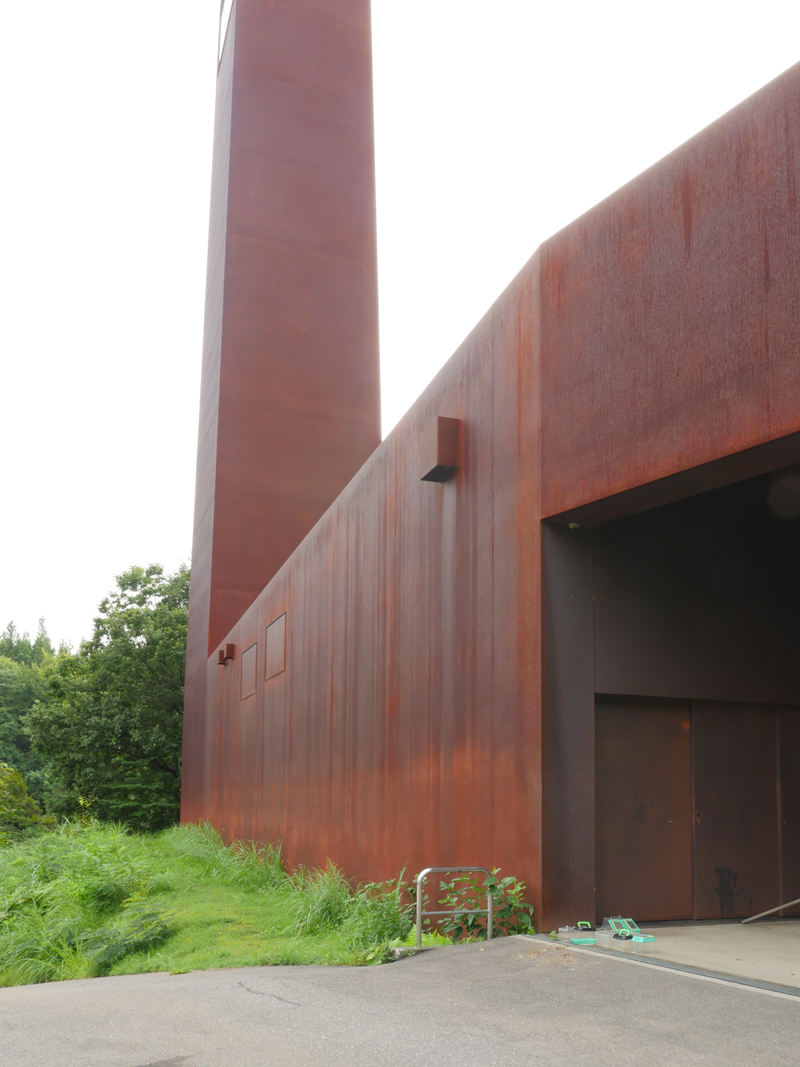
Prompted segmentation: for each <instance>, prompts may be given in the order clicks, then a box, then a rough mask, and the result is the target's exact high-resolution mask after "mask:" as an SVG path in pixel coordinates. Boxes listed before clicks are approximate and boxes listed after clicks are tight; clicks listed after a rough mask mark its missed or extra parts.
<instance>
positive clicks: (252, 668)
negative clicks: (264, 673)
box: [242, 645, 258, 700]
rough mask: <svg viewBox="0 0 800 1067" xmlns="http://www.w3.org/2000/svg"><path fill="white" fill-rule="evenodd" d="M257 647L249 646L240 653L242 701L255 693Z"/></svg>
mask: <svg viewBox="0 0 800 1067" xmlns="http://www.w3.org/2000/svg"><path fill="white" fill-rule="evenodd" d="M257 661H258V645H251V646H250V647H249V648H246V649H245V650H244V652H243V653H242V700H244V698H245V697H251V696H252V695H253V693H255V691H256V662H257Z"/></svg>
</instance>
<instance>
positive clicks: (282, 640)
mask: <svg viewBox="0 0 800 1067" xmlns="http://www.w3.org/2000/svg"><path fill="white" fill-rule="evenodd" d="M285 669H286V612H284V613H283V615H279V616H278V618H277V619H276V620H275V622H271V623H270V624H269V626H268V627H267V673H266V677H267V678H274V677H275V675H276V674H280V673H281V671H283V670H285Z"/></svg>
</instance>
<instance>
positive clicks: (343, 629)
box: [183, 0, 800, 928]
mask: <svg viewBox="0 0 800 1067" xmlns="http://www.w3.org/2000/svg"><path fill="white" fill-rule="evenodd" d="M232 6H233V13H232V16H231V18H230V22H229V24H228V25H227V27H226V29H227V36H223V40H222V44H223V47H222V48H221V61H220V69H219V87H218V97H217V127H216V142H215V161H214V177H213V199H212V215H211V231H210V251H209V280H208V296H207V307H206V340H205V352H204V364H203V389H202V407H201V432H200V447H199V455H198V483H197V485H198V488H197V506H196V518H195V532H194V539H195V540H194V556H193V572H192V592H191V609H190V631H189V651H188V661H187V696H186V726H185V748H184V789H183V818H184V819H186V820H194V819H200V818H206V819H210V820H211V822H213V824H214V825H215V826H216V827H218V828H219V829H220V830H221V831H222V832H223V833H224V834H225V835H226V836H227V837H229V838H234V837H242V838H253V839H257V840H261V841H278V840H280V841H282V842H283V848H284V854H285V856H286V858H287V860H288V862H289V863H290V864H298V863H305V864H311V865H315V864H323V863H325V861H326V860H327V859H329V858H330V859H332V860H334V861H335V862H336V863H338V864H339V865H340V866H341V867H342V868H343V869H344V870H345V871H346V872H347V874H348V875H351V876H353V877H354V878H371V879H380V878H384V877H389V876H392V875H395V874H397V873H399V871H400V869H401V868H402V867H403V866H405V867H406V869H407V870H417V869H420V868H421V867H423V866H428V865H436V866H443V865H445V864H451V863H452V864H482V865H485V866H500V867H502V868H503V870H504V871H506V872H509V873H512V872H513V873H515V874H517V875H519V876H521V877H523V878H524V879H525V880H526V881H527V883H528V885H529V887H530V894H531V898H532V899H533V901H534V903H535V904H536V906H537V915H538V919H537V922H538V924H539V925H540V926H543V927H545V928H550V927H551V926H553V925H555V924H556V923H560V922H562V921H565V920H575V919H579V918H592V917H594V916H599V917H602V916H603V915H604V914H619V913H622V914H626V915H628V914H632V915H633V916H634V917H637V918H640V919H666V918H691V917H696V918H702V917H713V916H734V915H745V914H752V913H753V912H755V911H758V910H761V909H762V908H767V907H772V906H774V905H776V904H777V903H779V902H780V901H781V900H785V899H791V898H792V897H797V896H800V611H799V610H798V605H799V604H800V466H798V468H797V469H795V466H794V465H795V464H800V257H798V233H799V232H800V214H799V213H798V200H797V182H798V174H799V173H800V66H798V67H794V68H792V69H790V70H789V71H787V72H786V73H785V74H784V75H782V76H781V77H780V78H778V79H777V80H776V81H774V82H772V83H771V84H770V85H768V86H766V87H765V88H764V89H762V90H761V91H760V92H758V93H756V94H755V96H753V97H751V98H750V99H749V100H746V101H745V102H744V103H742V104H741V105H740V106H738V107H737V108H735V109H734V110H733V111H731V112H730V113H729V114H727V115H725V116H724V117H723V118H721V119H720V120H719V121H718V122H716V123H714V124H713V125H712V126H710V127H709V128H708V129H706V130H704V131H703V132H702V133H700V134H699V135H697V136H696V137H694V138H693V139H692V140H690V141H689V142H687V143H686V144H685V145H683V146H682V147H681V148H679V149H677V150H676V151H675V152H673V153H672V154H671V155H669V156H667V157H666V158H665V159H663V160H662V161H661V162H660V163H658V164H657V165H655V166H654V167H652V168H651V169H650V170H648V171H646V172H645V173H644V174H642V175H640V176H639V177H638V178H636V179H635V180H634V181H632V182H631V183H630V184H628V185H626V186H625V187H623V188H622V189H620V190H619V191H618V192H617V193H615V194H614V195H613V196H611V197H609V198H608V199H607V200H605V201H603V202H602V203H601V204H599V205H598V206H597V207H596V208H594V209H593V210H592V211H590V212H588V213H587V214H586V215H584V216H582V217H581V218H579V219H578V220H576V221H575V222H574V223H573V224H572V225H570V226H568V227H567V228H566V229H565V230H563V231H561V232H560V233H558V234H556V235H555V236H554V237H552V238H551V239H550V240H548V241H546V242H545V243H544V244H543V245H542V246H541V247H540V248H539V249H538V251H536V253H535V254H534V255H533V257H532V258H531V259H530V261H529V262H528V263H527V264H526V266H525V267H524V268H523V270H522V271H521V272H520V274H519V275H518V276H517V277H516V278H515V279H514V280H513V282H512V283H511V284H510V285H509V287H508V288H507V289H506V291H505V292H504V293H503V294H502V295H501V296H500V298H499V299H498V300H497V302H496V303H495V304H494V305H493V307H492V308H491V309H490V310H489V311H488V312H487V314H486V315H485V316H484V317H483V318H482V319H481V320H480V322H479V323H478V325H477V326H476V327H475V329H474V331H473V332H472V333H471V334H470V336H469V337H468V338H467V339H466V340H465V341H464V343H463V345H462V346H461V347H460V348H459V350H458V351H457V352H456V353H455V354H454V355H453V356H452V358H451V359H450V361H449V362H448V363H447V364H446V365H445V367H444V368H443V369H442V371H441V372H440V373H439V374H438V376H437V377H436V378H435V379H434V381H433V382H432V383H431V385H430V386H429V387H428V388H427V389H426V390H425V392H424V394H423V395H422V396H421V397H420V398H419V400H418V401H417V402H416V403H415V404H414V406H413V407H412V408H411V410H410V411H409V412H408V413H407V415H406V416H405V417H404V418H403V419H402V421H401V422H400V423H399V425H398V426H397V427H396V429H395V430H393V431H392V433H390V434H389V436H388V437H387V438H386V439H385V440H384V441H383V442H380V441H379V415H378V399H379V398H378V376H377V374H378V372H377V297H376V288H377V287H376V271H375V210H374V178H373V153H372V104H371V65H370V62H371V61H370V27H369V4H368V0H305V2H304V3H302V4H300V3H296V4H286V3H273V2H271V0H235V2H234V4H233V5H232ZM226 15H227V12H226ZM226 21H227V19H226ZM223 28H224V29H225V27H223Z"/></svg>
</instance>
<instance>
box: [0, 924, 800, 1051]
mask: <svg viewBox="0 0 800 1067" xmlns="http://www.w3.org/2000/svg"><path fill="white" fill-rule="evenodd" d="M798 1026H800V997H795V996H794V995H791V994H789V995H787V994H781V993H778V994H775V993H769V992H765V991H762V990H758V989H754V988H752V987H747V986H740V985H734V984H731V983H729V982H720V981H716V980H713V979H702V978H699V977H697V976H694V975H691V974H688V973H686V972H681V971H675V970H670V969H667V968H664V967H653V966H651V965H648V964H642V963H637V962H635V961H634V962H632V961H630V960H625V959H620V958H618V957H615V956H614V957H612V956H608V955H600V954H598V953H591V952H582V951H579V950H572V949H568V948H565V947H563V946H558V945H551V944H548V943H545V942H542V941H537V940H532V939H528V938H519V937H514V938H503V939H499V940H497V941H494V942H492V943H491V944H489V945H467V946H463V947H457V948H442V949H437V950H435V951H433V952H428V953H424V954H422V955H420V956H417V957H415V958H412V959H406V960H402V961H400V962H399V963H394V964H391V965H388V966H384V967H364V968H344V967H341V968H337V967H328V968H326V967H260V968H247V969H240V970H229V971H196V972H194V973H192V974H184V975H174V976H172V975H168V974H150V975H135V976H130V977H122V978H99V979H93V980H85V981H77V982H62V983H53V984H52V985H41V986H24V987H18V988H14V989H3V990H0V1049H1V1050H2V1055H1V1056H0V1060H2V1063H3V1064H6V1063H8V1064H14V1067H255V1065H259V1067H260V1065H276V1067H277V1065H280V1067H312V1065H313V1067H328V1065H330V1067H339V1065H344V1064H347V1065H348V1067H362V1065H363V1067H367V1065H369V1067H372V1065H374V1064H376V1063H380V1064H386V1065H387V1067H422V1065H425V1067H452V1065H453V1064H454V1063H461V1064H464V1065H465V1067H471V1065H480V1067H533V1065H536V1067H641V1065H642V1064H645V1063H657V1064H658V1065H659V1067H700V1065H702V1067H730V1064H731V1063H742V1064H747V1067H796V1065H797V1063H798V1054H797V1033H798Z"/></svg>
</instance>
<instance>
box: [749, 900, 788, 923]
mask: <svg viewBox="0 0 800 1067" xmlns="http://www.w3.org/2000/svg"><path fill="white" fill-rule="evenodd" d="M795 904H800V897H798V898H797V900H787V901H786V903H785V904H779V905H778V906H777V908H770V909H769V911H760V912H759V913H758V915H751V916H750V918H749V919H742V922H741V925H742V926H744V925H745V924H746V923H752V922H755V921H756V919H763V918H764V916H765V915H774V914H775V912H776V911H783V909H784V908H793V907H794V906H795Z"/></svg>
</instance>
